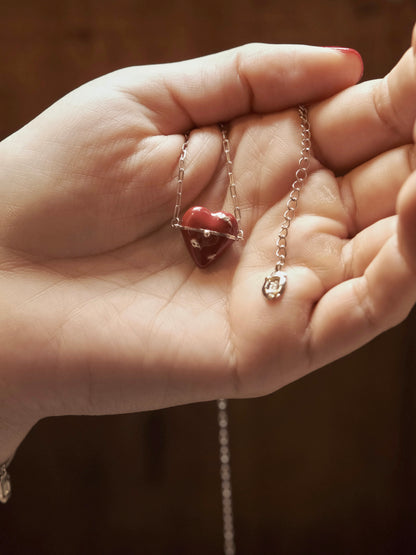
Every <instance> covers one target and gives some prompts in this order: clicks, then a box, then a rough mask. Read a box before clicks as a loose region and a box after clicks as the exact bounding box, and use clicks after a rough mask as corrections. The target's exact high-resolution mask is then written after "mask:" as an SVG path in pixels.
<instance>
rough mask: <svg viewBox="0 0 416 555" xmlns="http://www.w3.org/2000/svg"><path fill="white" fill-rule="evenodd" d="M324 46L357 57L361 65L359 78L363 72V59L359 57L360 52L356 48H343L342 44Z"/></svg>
mask: <svg viewBox="0 0 416 555" xmlns="http://www.w3.org/2000/svg"><path fill="white" fill-rule="evenodd" d="M324 48H330V49H331V50H337V52H342V53H343V54H348V55H353V56H355V57H356V58H358V60H359V61H360V65H361V75H360V79H361V77H362V76H363V74H364V62H363V59H362V57H361V54H360V53H359V52H358V51H357V50H354V48H345V47H344V46H325V47H324Z"/></svg>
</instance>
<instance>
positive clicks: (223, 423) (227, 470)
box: [217, 399, 236, 555]
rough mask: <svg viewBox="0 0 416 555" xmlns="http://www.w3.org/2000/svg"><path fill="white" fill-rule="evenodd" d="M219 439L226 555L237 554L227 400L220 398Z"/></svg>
mask: <svg viewBox="0 0 416 555" xmlns="http://www.w3.org/2000/svg"><path fill="white" fill-rule="evenodd" d="M217 408H218V440H219V444H220V476H221V499H222V526H223V541H224V555H235V552H236V550H235V536H234V516H233V496H232V489H231V461H230V456H231V455H230V434H229V431H228V412H227V400H226V399H219V400H218V401H217Z"/></svg>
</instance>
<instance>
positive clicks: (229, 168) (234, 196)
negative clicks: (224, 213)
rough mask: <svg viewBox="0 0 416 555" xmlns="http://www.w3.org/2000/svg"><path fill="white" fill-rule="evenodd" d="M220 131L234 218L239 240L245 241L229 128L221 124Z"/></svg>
mask: <svg viewBox="0 0 416 555" xmlns="http://www.w3.org/2000/svg"><path fill="white" fill-rule="evenodd" d="M220 130H221V134H222V148H223V150H224V154H225V160H226V165H227V174H228V189H229V191H230V196H231V200H232V201H233V206H234V217H235V219H236V221H237V224H238V234H237V239H243V238H244V233H243V230H242V229H241V228H240V222H241V210H240V206H239V201H238V195H237V188H236V185H235V181H234V174H233V161H232V160H231V148H230V140H229V139H228V135H227V128H226V127H225V125H224V124H223V123H220Z"/></svg>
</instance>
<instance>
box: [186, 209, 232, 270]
mask: <svg viewBox="0 0 416 555" xmlns="http://www.w3.org/2000/svg"><path fill="white" fill-rule="evenodd" d="M179 227H180V229H181V232H182V236H183V239H184V241H185V245H186V247H187V249H188V251H189V252H190V254H191V256H192V258H193V260H194V262H195V264H196V265H197V266H199V267H200V268H206V266H208V265H209V264H211V262H214V260H216V259H217V258H218V257H219V256H220V254H221V253H223V252H224V251H225V250H226V249H227V248H228V247H229V246H230V245H231V243H232V242H233V241H236V240H237V239H238V223H237V220H236V219H235V217H234V216H233V215H232V214H229V213H228V212H211V210H208V208H203V207H202V206H193V207H192V208H189V210H187V212H185V214H184V216H183V218H182V222H181V224H180V226H179Z"/></svg>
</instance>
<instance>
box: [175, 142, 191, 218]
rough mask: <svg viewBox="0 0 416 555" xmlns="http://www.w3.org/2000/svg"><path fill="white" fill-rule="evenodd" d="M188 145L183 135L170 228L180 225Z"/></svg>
mask: <svg viewBox="0 0 416 555" xmlns="http://www.w3.org/2000/svg"><path fill="white" fill-rule="evenodd" d="M188 144H189V133H185V141H184V143H183V145H182V149H181V155H180V157H179V170H178V177H177V189H176V203H175V210H174V211H173V218H172V222H171V225H172V227H176V226H178V225H179V224H180V218H179V216H180V213H181V205H182V190H183V179H184V177H185V158H186V155H187V153H188Z"/></svg>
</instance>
